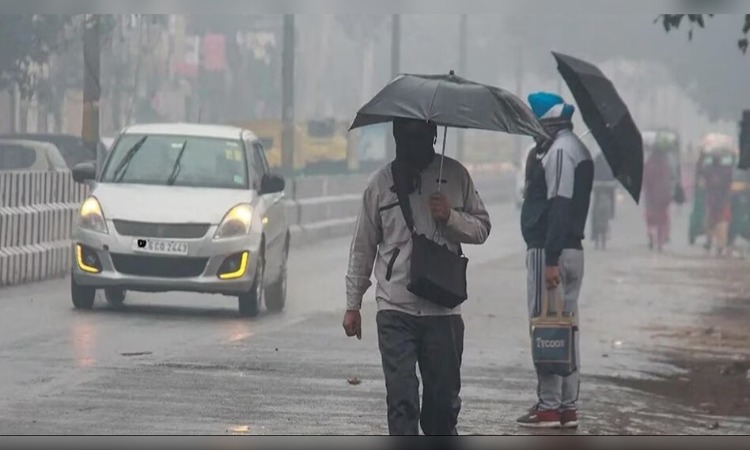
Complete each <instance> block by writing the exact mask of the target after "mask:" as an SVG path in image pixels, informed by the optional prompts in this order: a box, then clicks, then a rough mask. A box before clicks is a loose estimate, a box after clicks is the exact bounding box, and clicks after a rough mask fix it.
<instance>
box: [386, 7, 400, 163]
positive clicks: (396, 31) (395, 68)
mask: <svg viewBox="0 0 750 450" xmlns="http://www.w3.org/2000/svg"><path fill="white" fill-rule="evenodd" d="M399 73H401V15H400V14H393V15H392V16H391V79H393V78H396V76H397V75H398V74H399ZM386 143H387V145H386V151H387V152H388V153H387V155H386V158H387V159H393V158H395V157H396V142H395V141H394V140H393V137H391V136H390V135H386Z"/></svg>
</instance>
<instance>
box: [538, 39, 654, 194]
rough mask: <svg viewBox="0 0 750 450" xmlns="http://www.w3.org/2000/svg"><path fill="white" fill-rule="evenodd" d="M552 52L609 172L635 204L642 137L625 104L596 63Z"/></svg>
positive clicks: (641, 156) (640, 171) (640, 181)
mask: <svg viewBox="0 0 750 450" xmlns="http://www.w3.org/2000/svg"><path fill="white" fill-rule="evenodd" d="M552 54H553V55H554V56H555V59H556V60H557V70H558V71H559V72H560V74H561V75H562V77H563V79H564V80H565V83H566V84H567V85H568V87H569V88H570V92H571V93H572V94H573V97H575V99H576V103H577V104H578V108H579V109H580V110H581V116H583V121H584V122H586V125H587V126H588V127H589V130H590V131H591V134H593V135H594V138H595V139H596V142H597V143H598V144H599V147H600V148H601V149H602V152H603V153H604V156H605V157H606V158H607V162H608V163H609V165H610V167H611V168H612V172H613V173H614V174H615V176H616V177H617V179H618V180H620V182H621V183H622V185H623V186H624V187H625V189H626V190H627V191H628V192H629V193H630V195H631V196H632V197H633V199H634V200H635V201H636V203H638V200H639V199H640V195H641V183H642V180H643V140H642V137H641V132H640V131H639V130H638V127H637V126H636V125H635V122H634V121H633V117H632V116H631V115H630V111H628V107H627V106H626V105H625V103H624V102H623V101H622V99H621V98H620V96H619V95H618V93H617V90H615V87H614V85H613V84H612V82H611V81H610V80H609V79H608V78H607V77H606V76H605V75H604V74H603V73H602V71H601V70H599V69H598V68H597V67H596V66H594V65H593V64H590V63H587V62H586V61H582V60H580V59H577V58H574V57H572V56H568V55H563V54H561V53H555V52H552Z"/></svg>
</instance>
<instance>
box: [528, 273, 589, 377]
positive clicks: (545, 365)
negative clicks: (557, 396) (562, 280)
mask: <svg viewBox="0 0 750 450" xmlns="http://www.w3.org/2000/svg"><path fill="white" fill-rule="evenodd" d="M553 292H555V295H554V297H555V300H556V301H555V312H554V314H550V308H549V306H550V300H549V297H550V294H549V291H548V290H547V289H544V291H543V293H542V305H541V306H542V308H541V314H540V315H539V316H537V317H533V318H532V319H531V354H532V358H533V361H534V365H535V366H536V369H537V372H539V373H548V374H555V375H560V376H564V377H565V376H568V375H570V374H572V373H574V372H575V371H576V370H578V367H577V365H576V346H575V333H576V331H577V327H576V324H575V318H574V317H573V316H572V315H565V314H564V311H563V309H564V302H563V298H562V287H558V288H557V289H554V290H553Z"/></svg>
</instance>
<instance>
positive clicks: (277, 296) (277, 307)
mask: <svg viewBox="0 0 750 450" xmlns="http://www.w3.org/2000/svg"><path fill="white" fill-rule="evenodd" d="M288 260H289V238H287V241H286V244H285V245H284V259H283V261H282V262H281V264H282V265H281V276H280V277H279V281H277V282H275V283H274V284H272V285H270V286H268V287H267V288H266V297H265V301H266V308H268V310H269V311H272V312H281V311H283V310H284V306H285V305H286V290H287V270H288V269H287V264H288V263H287V261H288Z"/></svg>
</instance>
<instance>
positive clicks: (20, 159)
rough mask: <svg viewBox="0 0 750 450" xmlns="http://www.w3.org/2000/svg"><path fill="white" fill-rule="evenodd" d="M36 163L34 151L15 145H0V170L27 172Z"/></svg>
mask: <svg viewBox="0 0 750 450" xmlns="http://www.w3.org/2000/svg"><path fill="white" fill-rule="evenodd" d="M35 162H36V150H34V149H33V148H29V147H24V146H21V145H16V144H0V170H28V169H30V168H31V167H32V166H33V165H34V163H35Z"/></svg>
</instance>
